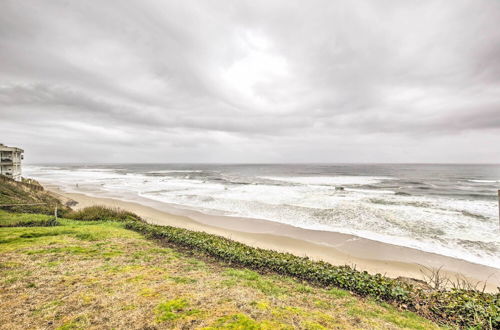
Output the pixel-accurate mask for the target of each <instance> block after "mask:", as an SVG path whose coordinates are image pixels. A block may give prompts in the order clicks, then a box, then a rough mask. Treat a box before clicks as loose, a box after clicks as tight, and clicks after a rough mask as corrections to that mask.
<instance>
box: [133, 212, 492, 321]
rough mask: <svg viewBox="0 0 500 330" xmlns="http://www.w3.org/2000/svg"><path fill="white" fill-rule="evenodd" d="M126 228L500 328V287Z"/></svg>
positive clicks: (430, 313) (143, 226)
mask: <svg viewBox="0 0 500 330" xmlns="http://www.w3.org/2000/svg"><path fill="white" fill-rule="evenodd" d="M125 227H126V228H127V229H131V230H134V231H137V232H140V233H142V234H144V235H146V236H147V237H150V238H154V239H159V240H163V241H166V242H168V243H171V244H175V245H179V246H182V247H185V248H189V249H191V250H194V251H197V252H201V253H204V254H207V255H209V256H211V257H214V258H217V259H219V260H221V261H225V262H228V263H231V264H237V265H240V266H244V267H247V268H251V269H255V270H258V271H263V272H269V271H272V272H276V273H278V274H282V275H288V276H292V277H295V278H298V279H302V280H305V281H308V282H310V283H314V284H318V285H321V286H335V287H339V288H343V289H346V290H349V291H352V292H354V293H356V294H358V295H360V296H370V297H373V298H375V299H378V300H384V301H388V302H391V303H393V304H396V305H398V306H400V307H401V308H405V309H409V310H413V311H416V312H418V313H419V314H421V315H423V316H425V317H427V318H430V319H433V320H436V321H440V322H443V323H448V324H454V325H459V326H468V327H477V328H485V329H489V328H491V329H497V328H499V327H500V292H499V293H497V294H488V293H483V292H479V291H470V290H469V291H468V290H450V291H433V292H424V291H422V290H421V289H419V288H415V287H413V286H412V285H410V284H407V283H403V282H400V281H397V280H394V279H390V278H388V277H385V276H382V275H381V274H375V275H372V274H369V273H367V272H366V271H363V272H362V271H357V270H355V269H353V268H351V267H349V266H333V265H331V264H329V263H326V262H322V261H313V260H310V259H309V258H304V257H298V256H295V255H292V254H289V253H280V252H276V251H271V250H265V249H260V248H254V247H250V246H247V245H245V244H242V243H238V242H235V241H232V240H230V239H227V238H223V237H220V236H215V235H211V234H207V233H203V232H195V231H190V230H186V229H182V228H176V227H170V226H157V225H151V224H147V223H145V222H143V221H126V223H125Z"/></svg>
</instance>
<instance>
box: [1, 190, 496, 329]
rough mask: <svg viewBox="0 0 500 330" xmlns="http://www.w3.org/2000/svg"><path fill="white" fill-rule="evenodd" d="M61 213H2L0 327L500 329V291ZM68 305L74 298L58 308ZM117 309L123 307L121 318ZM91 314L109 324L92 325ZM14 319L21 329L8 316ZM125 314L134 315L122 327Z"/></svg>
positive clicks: (115, 218)
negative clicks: (433, 284) (446, 285)
mask: <svg viewBox="0 0 500 330" xmlns="http://www.w3.org/2000/svg"><path fill="white" fill-rule="evenodd" d="M0 186H1V185H0ZM9 189H10V188H9ZM11 190H12V189H11ZM14 190H15V189H14ZM14 193H16V194H17V195H18V196H19V195H20V193H19V192H15V191H14ZM40 198H42V197H40ZM29 211H32V210H29ZM64 214H65V216H66V217H68V218H71V219H72V220H70V219H59V221H58V223H54V222H53V221H52V222H51V220H54V219H53V218H52V217H51V216H48V215H39V214H20V213H11V212H5V211H0V227H1V226H3V227H10V228H0V274H1V278H2V279H3V280H2V282H1V283H0V289H1V290H0V292H1V293H0V295H1V296H2V297H1V298H2V299H1V301H7V302H8V303H4V304H3V305H2V309H0V323H2V324H10V325H12V328H16V325H18V327H19V326H20V324H24V325H27V324H34V323H37V322H42V323H43V322H47V324H48V325H49V327H53V326H55V325H58V326H59V325H61V326H63V327H64V328H72V327H73V328H78V327H87V326H90V325H92V326H96V325H103V324H104V323H106V324H107V325H109V326H124V325H125V324H127V325H134V324H140V327H148V326H152V325H154V324H167V325H168V327H174V326H175V327H207V328H209V329H214V328H254V329H267V328H271V327H272V328H304V329H321V328H322V327H323V328H333V327H347V328H349V327H357V328H390V327H406V328H415V329H428V328H432V327H435V325H433V324H432V323H431V322H430V321H425V320H423V319H421V318H419V317H417V316H416V315H415V314H413V313H412V312H410V311H413V312H417V313H418V314H420V315H422V316H425V317H426V318H428V319H431V320H434V321H437V322H439V323H442V324H449V325H454V326H461V327H474V328H484V329H496V328H499V327H500V292H499V293H497V294H488V293H483V292H479V291H475V290H465V289H454V290H448V291H446V290H428V291H424V290H423V289H421V288H416V287H413V286H412V285H410V284H407V283H402V282H399V281H397V280H393V279H390V278H387V277H384V276H382V275H380V274H375V275H372V274H368V273H366V272H360V271H357V270H355V269H353V268H351V267H348V266H341V267H339V266H333V265H331V264H328V263H325V262H317V261H312V260H310V259H307V258H302V257H297V256H294V255H291V254H286V253H279V252H276V251H270V250H264V249H258V248H253V247H250V246H247V245H244V244H241V243H238V242H235V241H232V240H230V239H226V238H223V237H219V236H215V235H210V234H206V233H202V232H194V231H189V230H185V229H180V228H175V227H169V226H155V225H151V224H147V223H145V222H143V221H142V220H141V219H140V218H139V217H138V216H137V215H134V214H132V213H130V212H126V211H121V210H113V209H108V208H105V207H91V208H86V209H83V210H79V211H69V209H66V210H64ZM76 219H78V220H76ZM81 220H84V221H81ZM54 225H57V226H54ZM29 226H36V227H29ZM44 226H49V227H44ZM22 227H24V228H22ZM28 227H29V228H28ZM135 232H137V233H135ZM145 237H146V238H150V239H151V238H152V239H154V240H156V242H155V241H154V240H153V241H152V240H149V241H148V240H146V239H145ZM158 243H159V244H160V245H158ZM193 257H194V258H193ZM45 265H46V267H45ZM279 275H281V276H279ZM283 275H284V276H283ZM82 283H83V284H82ZM131 283H132V284H134V285H136V286H133V285H132V284H131ZM94 284H95V285H94ZM34 288H38V289H37V290H34ZM75 292H77V293H78V294H79V296H78V297H76V296H74V293H75ZM242 292H243V293H244V294H243V295H242ZM131 294H132V295H133V294H135V296H133V297H131ZM353 294H354V295H353ZM68 295H69V296H71V297H72V298H71V299H69V300H68V299H67V298H64V299H63V297H68ZM356 296H357V297H356ZM360 296H361V297H365V298H361V297H360ZM20 297H25V299H24V298H23V299H24V300H23V299H21V298H20ZM33 299H34V301H35V302H33ZM37 299H38V300H37ZM116 301H119V302H122V305H120V306H121V307H120V308H119V309H117V308H118V307H116V306H114V303H115V302H116ZM32 304H35V305H36V304H38V305H37V306H38V307H37V309H36V310H37V311H38V312H37V313H38V314H37V313H35V312H33V313H31V312H30V313H28V312H26V311H23V308H25V309H30V308H31V309H32V307H28V305H30V306H31V305H32ZM95 306H99V308H100V312H99V313H98V314H102V313H104V314H105V315H107V316H105V317H104V318H103V319H99V315H93V314H92V311H93V310H94V309H95ZM402 310H407V312H405V311H402ZM132 311H136V312H137V313H135V312H132ZM14 314H15V315H22V318H21V319H22V321H19V320H17V319H16V320H12V319H11V318H9V315H14ZM129 315H134V316H133V318H132V319H128V321H127V316H129ZM18 321H19V322H18ZM5 322H7V323H5ZM9 322H10V323H9ZM23 322H24V323H23ZM103 322H104V323H103ZM124 322H128V323H124ZM42 323H39V324H42ZM37 324H38V323H37Z"/></svg>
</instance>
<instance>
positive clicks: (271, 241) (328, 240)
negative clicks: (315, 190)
mask: <svg viewBox="0 0 500 330" xmlns="http://www.w3.org/2000/svg"><path fill="white" fill-rule="evenodd" d="M45 186H46V188H47V189H48V190H49V191H51V192H54V193H56V194H59V195H62V196H64V197H65V198H68V199H72V200H74V201H76V202H78V204H77V205H76V206H74V208H77V209H78V208H83V207H86V206H91V205H105V206H110V207H119V208H122V209H126V210H128V211H131V212H134V213H137V214H138V215H140V216H141V217H143V218H144V219H145V220H146V221H148V222H150V223H154V224H160V225H170V226H176V227H182V228H186V229H190V230H196V231H204V232H207V233H210V234H215V235H220V236H224V237H227V238H230V239H233V240H235V241H239V242H242V243H245V244H247V245H250V246H254V247H260V248H265V249H272V250H276V251H280V252H289V253H292V254H295V255H298V256H308V257H310V258H311V259H314V260H324V261H327V262H329V263H332V264H335V265H344V264H347V265H355V266H356V268H357V269H359V270H366V271H368V272H370V273H381V274H385V275H386V276H389V277H392V278H397V277H400V276H402V277H410V278H416V279H422V272H421V268H422V267H421V266H420V265H424V266H426V267H433V268H439V267H441V266H442V269H443V271H444V272H445V273H446V275H447V276H450V277H453V276H456V274H457V273H459V274H462V275H465V276H466V277H467V278H469V279H470V280H472V281H475V282H477V281H487V287H486V289H487V290H488V291H491V292H496V287H497V286H500V269H497V268H493V267H488V266H484V265H479V264H475V263H471V262H468V261H464V260H460V259H456V258H452V257H447V256H442V255H438V254H434V253H428V252H424V251H420V250H417V249H412V248H406V247H401V246H397V245H392V244H387V243H382V242H378V241H373V240H369V239H365V238H360V237H357V236H353V235H347V234H341V233H335V232H326V231H320V230H310V229H303V228H298V227H294V226H291V225H286V224H281V223H276V222H272V221H267V220H258V219H246V218H238V217H224V216H211V215H206V214H202V213H200V212H196V211H187V210H180V209H175V208H173V207H172V206H170V205H168V204H164V203H160V202H155V201H152V200H149V199H145V198H144V199H141V198H137V199H136V200H134V201H133V202H129V201H122V200H119V199H114V198H104V197H91V196H88V195H85V194H82V193H67V192H64V191H62V190H61V189H59V187H58V186H57V185H53V184H51V185H47V184H46V185H45ZM228 220H230V221H228Z"/></svg>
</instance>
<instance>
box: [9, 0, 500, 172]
mask: <svg viewBox="0 0 500 330" xmlns="http://www.w3.org/2000/svg"><path fill="white" fill-rule="evenodd" d="M498 22H500V2H498V1H493V0H475V1H473V0H467V1H465V0H459V1H456V0H447V1H419V2H413V1H399V0H380V1H357V2H353V1H347V0H343V1H326V0H325V1H310V2H307V3H305V2H303V1H239V2H234V1H217V2H206V1H154V0H149V1H128V2H127V3H123V2H121V1H104V2H103V1H100V2H95V3H94V2H86V1H63V0H54V1H50V2H40V1H35V0H31V1H11V0H4V1H2V2H1V3H0V142H3V143H6V144H12V145H19V146H21V147H23V148H24V149H26V150H27V155H26V156H27V159H28V160H29V161H33V162H37V161H40V162H47V161H48V162H50V161H88V162H95V161H99V162H119V161H135V162H151V161H156V162H162V161H167V162H177V161H199V162H206V161H217V162H286V161H293V162H297V161H311V162H322V161H324V162H349V161H354V162H358V161H361V162H399V161H402V162H438V161H439V162H446V161H449V162H471V161H475V162H500V147H499V146H498V142H497V143H492V142H491V141H494V140H495V139H496V140H498V137H499V136H500V117H499V116H500V29H499V28H498V27H499V26H498V25H499V23H498ZM478 145H486V146H488V147H486V146H485V147H477V146H478ZM75 148H77V149H76V150H75ZM132 153H140V154H141V157H140V158H139V159H137V160H136V159H130V157H129V155H130V154H132ZM408 153H409V155H408Z"/></svg>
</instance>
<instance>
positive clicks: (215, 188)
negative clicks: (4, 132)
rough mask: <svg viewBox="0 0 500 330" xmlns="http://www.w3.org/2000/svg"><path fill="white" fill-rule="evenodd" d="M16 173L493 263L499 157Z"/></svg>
mask: <svg viewBox="0 0 500 330" xmlns="http://www.w3.org/2000/svg"><path fill="white" fill-rule="evenodd" d="M24 176H27V177H32V178H35V179H37V180H39V181H41V182H42V183H54V184H57V185H59V186H60V187H61V189H63V190H65V191H68V192H79V193H82V192H84V193H86V194H89V195H94V196H96V197H113V198H121V199H124V200H130V196H132V195H136V196H141V197H143V198H148V199H151V200H154V201H158V202H163V203H168V204H175V205H176V206H177V207H179V208H181V209H189V210H197V211H200V212H203V213H206V214H212V215H223V216H238V217H245V218H255V219H266V220H271V221H276V222H280V223H285V224H289V225H293V226H296V227H302V228H307V229H317V230H324V231H333V232H340V233H346V234H352V235H356V236H360V237H364V238H368V239H372V240H376V241H381V242H386V243H391V244H396V245H400V246H406V247H411V248H415V249H419V250H423V251H427V252H433V253H438V254H442V255H446V256H451V257H456V258H459V259H463V260H467V261H470V262H474V263H478V264H483V265H487V266H491V267H496V268H500V228H499V220H498V197H497V189H500V165H441V164H439V165H430V164H425V165H424V164H411V165H410V164H332V165H326V164H307V165H305V164H296V165H290V164H287V165H284V164H283V165H278V164H276V165H275V164H273V165H269V164H263V165H259V164H252V165H221V164H217V165H213V164H113V165H95V164H94V165H92V164H85V165H82V164H79V165H27V166H25V168H24ZM77 185H78V187H77ZM227 221H231V218H229V217H228V218H227Z"/></svg>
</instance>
